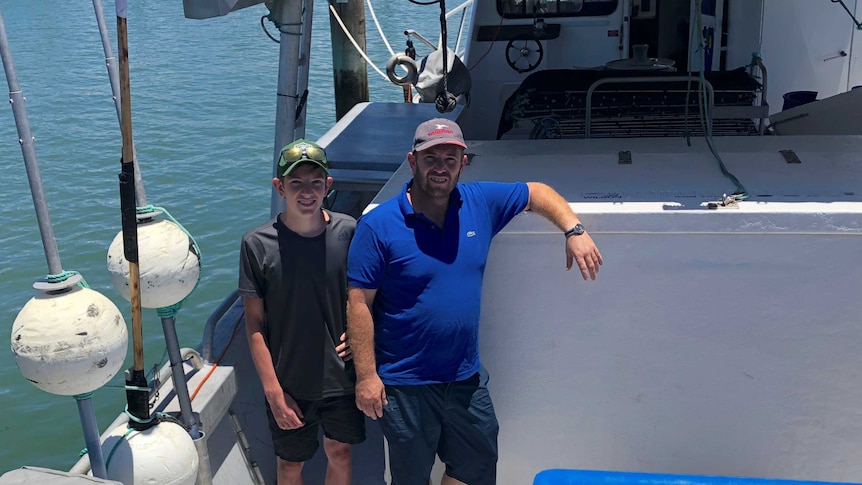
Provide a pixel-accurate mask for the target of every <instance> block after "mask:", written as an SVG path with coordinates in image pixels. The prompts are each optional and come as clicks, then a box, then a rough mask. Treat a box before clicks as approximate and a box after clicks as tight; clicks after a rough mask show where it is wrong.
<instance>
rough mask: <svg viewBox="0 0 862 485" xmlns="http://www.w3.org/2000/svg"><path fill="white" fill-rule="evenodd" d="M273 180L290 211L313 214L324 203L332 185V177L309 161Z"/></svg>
mask: <svg viewBox="0 0 862 485" xmlns="http://www.w3.org/2000/svg"><path fill="white" fill-rule="evenodd" d="M273 182H274V184H275V187H276V189H277V190H278V193H279V195H281V196H282V197H283V198H284V201H285V203H286V204H287V210H288V211H290V212H293V213H295V214H311V213H316V212H317V211H319V210H320V208H321V206H322V205H323V198H324V197H325V196H326V193H327V192H328V191H329V188H330V187H331V186H332V177H327V176H326V172H324V171H323V169H322V168H320V167H316V166H314V165H312V164H310V163H309V164H302V165H300V166H299V167H296V169H294V170H293V172H291V173H290V174H288V175H285V176H284V177H282V178H280V179H278V178H277V179H275V180H274V181H273Z"/></svg>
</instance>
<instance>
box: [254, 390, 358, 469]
mask: <svg viewBox="0 0 862 485" xmlns="http://www.w3.org/2000/svg"><path fill="white" fill-rule="evenodd" d="M296 404H298V405H299V409H300V410H302V421H303V422H304V423H305V426H303V427H301V428H297V429H281V428H279V427H278V423H276V422H275V417H274V416H273V415H272V410H271V409H270V407H269V403H266V416H267V418H269V430H270V431H271V432H272V445H273V447H274V448H275V455H276V456H277V457H279V458H281V459H282V460H287V461H292V462H303V461H308V460H310V459H311V457H312V456H314V453H315V452H316V451H317V447H318V446H320V442H319V441H318V439H317V436H318V427H319V426H322V427H323V434H324V436H326V437H327V438H329V439H333V440H335V441H340V442H342V443H347V444H351V445H355V444H357V443H362V442H363V441H365V415H364V414H362V411H360V410H359V408H357V407H356V396H355V395H354V394H350V395H347V396H339V397H331V398H326V399H321V400H319V401H303V400H301V399H297V400H296Z"/></svg>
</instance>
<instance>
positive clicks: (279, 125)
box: [270, 0, 312, 217]
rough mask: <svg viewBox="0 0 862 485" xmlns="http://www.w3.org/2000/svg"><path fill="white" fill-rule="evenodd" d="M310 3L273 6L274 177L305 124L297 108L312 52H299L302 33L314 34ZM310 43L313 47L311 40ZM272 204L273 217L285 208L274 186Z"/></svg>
mask: <svg viewBox="0 0 862 485" xmlns="http://www.w3.org/2000/svg"><path fill="white" fill-rule="evenodd" d="M311 4H312V1H305V0H302V1H295V0H278V1H276V3H275V5H274V6H273V8H272V18H273V19H274V21H275V23H276V25H277V26H278V30H279V32H280V33H281V35H280V36H279V53H278V57H279V59H278V93H277V99H276V109H275V146H274V147H273V160H272V176H273V177H275V176H276V170H277V169H278V158H279V156H280V155H281V149H282V148H283V147H284V146H285V145H287V144H289V143H290V142H292V141H293V140H295V139H296V129H297V125H302V126H303V127H304V126H305V123H304V122H303V123H297V118H298V116H297V112H296V108H297V106H299V100H300V99H301V98H302V97H303V96H302V94H301V93H299V90H298V88H299V84H300V82H299V75H300V69H299V66H300V64H301V63H304V65H305V68H303V69H302V73H303V78H304V82H303V83H302V84H303V85H304V86H308V61H309V54H310V53H309V52H308V50H306V51H305V52H304V53H302V55H300V54H301V52H300V51H301V47H302V46H303V45H304V43H303V36H309V37H310V36H311V22H303V9H304V8H305V9H307V10H308V11H310V10H311V6H310V5H311ZM309 18H310V15H309ZM307 45H308V46H310V45H311V44H310V42H309V43H307ZM303 111H304V110H303ZM299 116H304V113H300V114H299ZM303 129H304V128H303ZM270 207H271V209H270V216H272V217H275V216H276V215H277V214H278V213H279V212H281V210H282V209H283V207H284V201H283V200H282V199H281V197H279V195H278V192H276V191H275V189H273V190H272V202H271V204H270Z"/></svg>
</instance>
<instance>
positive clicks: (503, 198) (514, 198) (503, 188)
mask: <svg viewBox="0 0 862 485" xmlns="http://www.w3.org/2000/svg"><path fill="white" fill-rule="evenodd" d="M478 185H479V189H480V190H481V191H482V193H483V194H484V196H485V200H486V201H487V202H488V213H489V215H490V216H491V227H492V229H493V233H494V234H497V233H498V232H500V231H502V230H503V228H504V227H506V224H508V223H509V221H511V220H512V218H514V217H515V216H516V215H518V214H520V213H521V212H523V210H524V208H526V207H527V203H528V202H529V201H530V189H529V187H527V184H525V183H524V182H516V183H500V182H482V183H479V184H478Z"/></svg>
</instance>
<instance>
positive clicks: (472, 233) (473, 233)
mask: <svg viewBox="0 0 862 485" xmlns="http://www.w3.org/2000/svg"><path fill="white" fill-rule="evenodd" d="M475 235H476V231H467V237H473V236H475Z"/></svg>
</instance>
